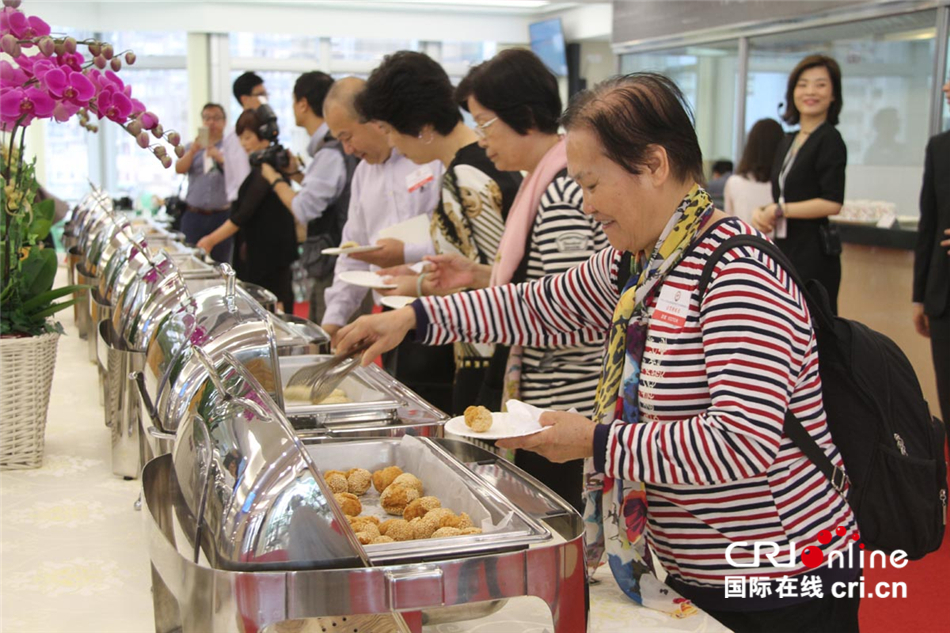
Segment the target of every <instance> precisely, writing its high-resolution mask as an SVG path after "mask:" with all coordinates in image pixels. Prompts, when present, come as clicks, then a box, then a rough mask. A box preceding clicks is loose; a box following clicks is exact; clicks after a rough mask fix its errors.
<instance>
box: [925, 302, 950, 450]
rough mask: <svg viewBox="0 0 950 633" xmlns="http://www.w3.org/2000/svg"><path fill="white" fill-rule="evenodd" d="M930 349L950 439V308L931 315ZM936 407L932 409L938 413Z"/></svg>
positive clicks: (941, 412)
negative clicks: (942, 313)
mask: <svg viewBox="0 0 950 633" xmlns="http://www.w3.org/2000/svg"><path fill="white" fill-rule="evenodd" d="M929 320H930V351H931V353H932V354H933V360H934V373H935V374H937V398H938V399H939V400H940V416H941V417H942V418H943V423H944V424H945V425H946V426H947V437H948V441H950V310H947V312H946V313H945V314H944V315H943V316H939V317H929ZM936 409H937V408H936V407H932V408H931V411H932V412H933V413H936V412H937V411H936Z"/></svg>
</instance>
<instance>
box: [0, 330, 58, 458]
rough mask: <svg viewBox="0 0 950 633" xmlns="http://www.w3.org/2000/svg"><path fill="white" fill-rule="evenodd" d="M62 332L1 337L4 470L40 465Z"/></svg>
mask: <svg viewBox="0 0 950 633" xmlns="http://www.w3.org/2000/svg"><path fill="white" fill-rule="evenodd" d="M58 342H59V334H44V335H42V336H30V337H24V338H6V339H0V470H12V469H22V468H39V467H40V466H42V465H43V449H44V447H45V445H46V438H45V432H46V412H47V410H48V408H49V393H50V387H51V386H52V383H53V369H54V368H55V366H56V344H57V343H58Z"/></svg>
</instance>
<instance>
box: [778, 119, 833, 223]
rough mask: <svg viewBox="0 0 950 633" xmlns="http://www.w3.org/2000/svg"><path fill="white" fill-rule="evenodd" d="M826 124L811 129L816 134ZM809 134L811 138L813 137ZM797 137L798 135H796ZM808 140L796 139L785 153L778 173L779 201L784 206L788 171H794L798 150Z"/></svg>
mask: <svg viewBox="0 0 950 633" xmlns="http://www.w3.org/2000/svg"><path fill="white" fill-rule="evenodd" d="M822 125H824V123H823V122H822V123H820V124H819V125H818V127H816V128H815V129H814V130H812V131H811V134H814V133H815V131H816V130H818V128H819V127H821V126H822ZM811 134H809V138H810V137H811ZM796 138H797V137H796ZM807 142H808V139H807V138H806V139H805V140H804V141H802V142H801V143H799V144H797V145H796V143H795V140H793V141H792V144H791V145H790V146H789V148H788V151H787V152H786V153H785V160H783V161H782V170H781V171H780V172H779V174H778V203H779V204H780V205H781V206H782V207H784V206H785V180H786V179H787V178H788V172H790V171H792V165H794V164H795V159H796V158H797V157H798V152H800V151H801V149H802V146H803V145H805V143H807Z"/></svg>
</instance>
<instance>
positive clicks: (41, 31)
mask: <svg viewBox="0 0 950 633" xmlns="http://www.w3.org/2000/svg"><path fill="white" fill-rule="evenodd" d="M26 20H27V22H29V24H30V29H31V30H32V31H33V35H32V36H33V37H45V36H46V35H49V34H50V28H49V24H47V23H46V22H44V21H43V20H42V19H41V18H38V17H36V16H35V15H31V16H30V17H28V18H27V19H26Z"/></svg>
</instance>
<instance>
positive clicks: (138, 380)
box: [129, 371, 175, 442]
mask: <svg viewBox="0 0 950 633" xmlns="http://www.w3.org/2000/svg"><path fill="white" fill-rule="evenodd" d="M129 380H131V381H133V382H134V383H135V384H136V386H137V387H138V390H139V396H141V398H142V403H143V404H144V405H145V412H146V413H147V414H148V418H149V419H150V420H151V421H152V425H151V426H149V427H148V428H147V429H146V431H147V432H148V434H149V435H151V436H152V437H154V438H157V439H160V440H170V441H173V442H174V441H175V434H174V433H168V432H167V431H163V430H162V421H161V419H160V418H159V417H158V411H156V410H155V405H154V404H152V398H151V397H149V395H148V391H146V389H145V374H143V373H142V372H140V371H133V372H132V373H131V374H129Z"/></svg>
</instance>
